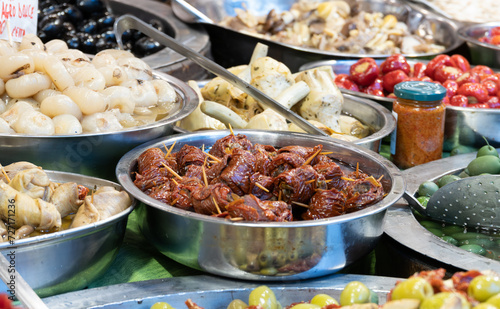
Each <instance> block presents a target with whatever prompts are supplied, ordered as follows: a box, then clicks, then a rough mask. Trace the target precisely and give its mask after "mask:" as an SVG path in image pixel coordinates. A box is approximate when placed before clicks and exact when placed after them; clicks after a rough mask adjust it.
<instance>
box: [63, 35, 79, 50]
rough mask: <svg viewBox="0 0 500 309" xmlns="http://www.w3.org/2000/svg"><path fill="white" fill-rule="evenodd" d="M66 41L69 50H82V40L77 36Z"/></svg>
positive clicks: (69, 37)
mask: <svg viewBox="0 0 500 309" xmlns="http://www.w3.org/2000/svg"><path fill="white" fill-rule="evenodd" d="M65 41H66V44H68V48H71V49H80V48H81V42H80V38H78V37H77V36H76V35H73V36H68V38H67V39H66V40H65Z"/></svg>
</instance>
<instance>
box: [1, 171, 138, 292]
mask: <svg viewBox="0 0 500 309" xmlns="http://www.w3.org/2000/svg"><path fill="white" fill-rule="evenodd" d="M45 171H46V173H47V175H48V176H49V178H50V180H52V181H55V182H71V181H73V182H76V183H78V184H81V185H84V186H86V187H88V188H94V186H97V187H101V186H112V187H114V188H116V189H119V190H123V188H122V187H121V186H120V185H118V184H117V183H114V182H111V181H107V180H103V179H99V178H94V177H89V176H83V175H78V174H73V173H65V172H56V171H49V170H45ZM135 206H136V201H135V200H134V199H133V203H132V205H131V207H129V208H127V209H126V210H124V211H122V212H121V213H119V214H116V215H114V216H112V217H110V218H108V219H106V220H103V221H99V222H96V223H93V224H89V225H86V226H81V227H78V228H74V229H69V230H63V231H59V232H55V233H50V234H46V235H40V236H35V237H29V238H25V239H21V240H15V241H14V245H11V244H9V243H8V242H4V243H0V252H1V253H2V254H3V255H4V256H5V257H6V258H7V260H9V261H11V260H13V261H14V262H15V270H16V272H17V273H19V274H20V275H21V276H22V277H23V278H24V280H26V282H27V283H28V284H29V285H30V286H31V287H32V288H33V289H34V290H35V291H36V292H37V294H38V295H39V296H40V297H46V296H50V295H55V294H60V293H65V292H69V291H74V290H78V289H82V288H84V287H86V286H87V285H88V284H89V283H91V282H92V281H93V280H95V279H96V278H98V277H99V276H100V275H102V274H103V273H104V272H105V271H106V269H107V268H108V267H109V266H110V265H111V262H112V261H113V260H114V258H115V256H116V254H117V253H118V249H119V248H120V246H121V243H122V241H123V237H124V235H125V230H126V225H127V218H128V215H129V214H130V212H132V210H133V209H134V207H135ZM11 252H14V253H15V256H14V258H12V259H11V258H10V256H7V254H9V253H11ZM7 289H9V288H8V287H7V286H6V285H5V284H4V283H3V282H0V292H2V293H8V292H7ZM8 295H10V294H9V293H8Z"/></svg>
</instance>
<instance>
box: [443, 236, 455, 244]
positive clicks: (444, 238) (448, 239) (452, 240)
mask: <svg viewBox="0 0 500 309" xmlns="http://www.w3.org/2000/svg"><path fill="white" fill-rule="evenodd" d="M441 239H442V240H444V241H446V242H447V243H449V244H452V245H454V246H458V240H456V239H455V238H453V237H451V236H448V235H445V236H441Z"/></svg>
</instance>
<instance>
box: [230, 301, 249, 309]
mask: <svg viewBox="0 0 500 309" xmlns="http://www.w3.org/2000/svg"><path fill="white" fill-rule="evenodd" d="M246 308H248V305H247V304H246V303H245V302H244V301H242V300H241V299H233V300H232V301H231V302H230V303H229V305H228V306H227V309H246Z"/></svg>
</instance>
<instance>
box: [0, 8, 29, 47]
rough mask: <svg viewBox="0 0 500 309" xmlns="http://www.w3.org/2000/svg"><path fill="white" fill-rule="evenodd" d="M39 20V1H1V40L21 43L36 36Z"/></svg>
mask: <svg viewBox="0 0 500 309" xmlns="http://www.w3.org/2000/svg"><path fill="white" fill-rule="evenodd" d="M37 20H38V0H37V1H35V0H0V39H4V40H12V41H15V42H21V40H22V38H23V36H24V35H25V34H27V33H34V34H36V27H37Z"/></svg>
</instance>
